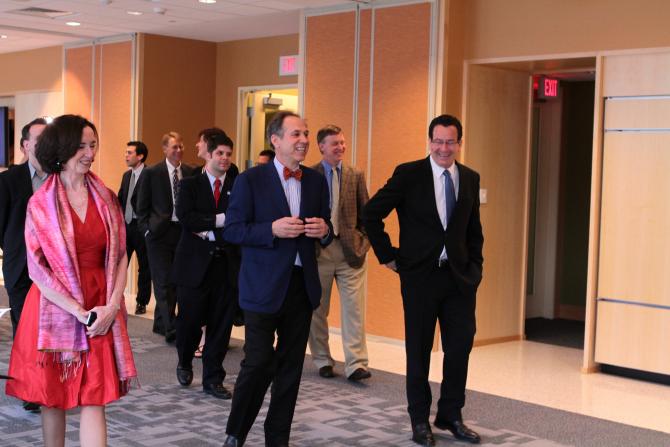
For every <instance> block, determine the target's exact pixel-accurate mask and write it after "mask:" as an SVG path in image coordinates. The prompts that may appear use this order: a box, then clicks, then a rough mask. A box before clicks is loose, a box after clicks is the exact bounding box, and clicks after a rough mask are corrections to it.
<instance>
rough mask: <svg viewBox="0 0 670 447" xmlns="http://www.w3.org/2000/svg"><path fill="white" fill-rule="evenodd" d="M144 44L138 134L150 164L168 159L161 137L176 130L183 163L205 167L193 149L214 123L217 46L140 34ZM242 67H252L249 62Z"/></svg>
mask: <svg viewBox="0 0 670 447" xmlns="http://www.w3.org/2000/svg"><path fill="white" fill-rule="evenodd" d="M140 39H141V40H142V41H143V42H142V59H141V60H140V64H141V71H142V83H141V85H140V86H139V88H140V90H141V91H142V99H141V105H140V113H141V117H140V128H139V130H138V135H139V137H140V138H141V139H142V141H144V142H145V143H146V144H147V146H148V147H149V164H154V163H156V162H158V161H160V160H161V159H162V158H163V157H164V155H163V152H162V148H161V144H160V142H161V137H162V136H163V134H165V133H166V132H168V131H171V130H174V131H177V132H179V133H180V134H181V136H182V137H183V138H184V146H185V152H184V162H186V163H189V164H197V165H201V164H202V161H201V160H199V159H198V158H197V157H196V150H195V147H194V146H195V140H196V137H197V134H198V132H199V131H200V130H202V129H204V128H206V127H211V126H212V125H214V121H215V120H214V116H215V114H214V110H215V103H216V100H217V98H216V94H215V93H216V58H217V53H216V44H215V43H212V42H203V41H200V40H190V39H180V38H175V37H165V36H156V35H152V34H144V35H141V36H140ZM239 63H240V64H248V65H249V66H250V67H253V63H252V61H250V60H249V58H248V57H247V60H239ZM232 135H234V133H232Z"/></svg>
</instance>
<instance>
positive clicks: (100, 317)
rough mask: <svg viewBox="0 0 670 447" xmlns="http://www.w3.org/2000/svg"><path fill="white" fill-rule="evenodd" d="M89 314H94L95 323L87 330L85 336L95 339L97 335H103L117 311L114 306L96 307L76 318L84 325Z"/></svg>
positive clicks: (112, 321)
mask: <svg viewBox="0 0 670 447" xmlns="http://www.w3.org/2000/svg"><path fill="white" fill-rule="evenodd" d="M90 312H95V313H96V314H97V318H96V319H95V322H94V323H93V324H92V325H91V326H89V327H88V328H87V331H86V334H87V335H88V336H89V337H95V336H97V335H105V334H106V333H107V331H109V328H110V327H111V326H112V323H114V318H115V317H116V312H118V310H117V309H116V307H114V306H96V307H94V308H93V309H91V310H90V311H88V312H82V313H81V315H79V316H77V319H78V320H79V321H80V322H82V323H84V324H86V320H87V318H88V314H89V313H90Z"/></svg>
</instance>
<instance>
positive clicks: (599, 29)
mask: <svg viewBox="0 0 670 447" xmlns="http://www.w3.org/2000/svg"><path fill="white" fill-rule="evenodd" d="M451 1H454V0H451ZM459 1H461V2H464V3H465V4H466V5H467V7H468V11H467V14H466V15H465V16H464V17H462V20H465V21H467V26H466V27H465V32H466V33H467V34H466V51H465V58H466V59H480V58H493V57H507V56H521V55H539V54H554V53H574V52H593V51H598V50H615V49H628V48H650V47H664V46H669V45H670V33H668V25H667V22H668V17H670V2H668V1H666V0H638V1H635V2H631V1H625V0H615V1H613V0H589V1H578V0H566V1H561V2H556V1H549V0H541V1H538V0H506V1H500V0H459ZM642 30H643V31H642Z"/></svg>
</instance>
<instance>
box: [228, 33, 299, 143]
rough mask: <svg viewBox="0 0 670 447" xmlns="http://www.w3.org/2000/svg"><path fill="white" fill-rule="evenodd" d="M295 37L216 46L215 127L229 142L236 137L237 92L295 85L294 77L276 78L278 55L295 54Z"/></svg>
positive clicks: (277, 74)
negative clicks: (281, 85)
mask: <svg viewBox="0 0 670 447" xmlns="http://www.w3.org/2000/svg"><path fill="white" fill-rule="evenodd" d="M298 45H299V39H298V35H297V34H290V35H287V36H275V37H264V38H260V39H247V40H236V41H231V42H222V43H218V44H216V125H217V126H219V127H221V128H222V129H223V130H225V131H226V132H227V133H228V134H229V135H230V136H231V138H233V140H235V138H236V135H237V89H238V87H245V86H254V85H258V86H263V85H277V84H297V83H298V77H297V76H279V56H289V55H292V54H298Z"/></svg>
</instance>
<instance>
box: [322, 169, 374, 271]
mask: <svg viewBox="0 0 670 447" xmlns="http://www.w3.org/2000/svg"><path fill="white" fill-rule="evenodd" d="M312 169H315V170H316V171H318V172H319V173H320V174H321V175H325V173H324V171H323V165H322V164H321V162H319V163H318V164H316V165H314V166H312ZM368 199H369V196H368V188H367V186H366V185H365V175H363V173H362V172H360V171H357V170H356V169H354V168H352V167H351V166H347V165H345V164H344V163H342V179H341V180H340V206H339V213H340V214H339V219H338V224H339V230H340V234H339V238H340V239H339V240H340V243H341V244H342V250H343V251H344V257H345V259H346V260H347V264H349V265H350V266H351V267H352V268H360V267H361V266H362V265H363V263H364V262H365V254H366V253H367V252H368V250H369V249H370V241H369V240H368V236H367V234H365V230H364V229H363V221H362V219H361V217H362V213H363V207H364V206H365V204H366V203H367V202H368ZM319 254H320V248H319V247H317V256H318V255H319Z"/></svg>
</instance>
